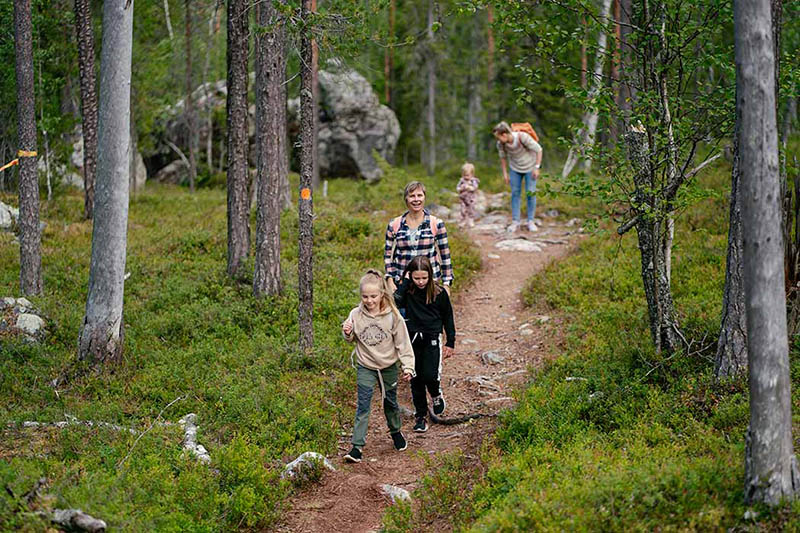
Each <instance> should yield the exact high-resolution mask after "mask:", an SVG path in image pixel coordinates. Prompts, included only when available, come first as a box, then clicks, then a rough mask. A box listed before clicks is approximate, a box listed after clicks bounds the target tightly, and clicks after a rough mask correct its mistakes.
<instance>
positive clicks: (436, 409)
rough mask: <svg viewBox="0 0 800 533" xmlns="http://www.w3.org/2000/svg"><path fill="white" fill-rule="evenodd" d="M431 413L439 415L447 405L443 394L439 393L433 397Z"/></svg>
mask: <svg viewBox="0 0 800 533" xmlns="http://www.w3.org/2000/svg"><path fill="white" fill-rule="evenodd" d="M432 402H433V414H435V415H436V416H439V415H440V414H442V413H444V408H445V407H446V406H447V403H446V402H445V401H444V396H443V395H441V394H440V395H439V396H437V397H436V398H433V400H432Z"/></svg>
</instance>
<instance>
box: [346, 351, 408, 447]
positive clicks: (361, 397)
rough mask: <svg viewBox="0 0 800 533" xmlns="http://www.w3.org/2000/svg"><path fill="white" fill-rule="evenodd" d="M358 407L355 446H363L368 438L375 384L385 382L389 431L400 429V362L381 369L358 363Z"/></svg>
mask: <svg viewBox="0 0 800 533" xmlns="http://www.w3.org/2000/svg"><path fill="white" fill-rule="evenodd" d="M357 372H358V374H357V378H356V380H357V383H358V407H357V408H356V422H355V425H354V427H353V440H352V441H351V442H352V443H353V446H358V447H359V448H361V447H363V446H364V444H366V439H367V426H368V425H369V411H370V404H371V403H372V393H373V391H374V390H375V385H378V386H380V385H381V381H382V382H383V391H382V393H383V394H382V396H383V414H384V415H386V424H387V425H388V426H389V433H397V432H398V431H400V424H401V422H400V409H399V408H398V405H397V375H398V364H397V363H395V364H393V365H392V366H390V367H388V368H384V369H383V370H381V371H380V377H379V375H378V371H377V370H371V369H369V368H366V367H363V366H361V365H358V368H357Z"/></svg>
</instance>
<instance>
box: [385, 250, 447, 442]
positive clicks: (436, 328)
mask: <svg viewBox="0 0 800 533" xmlns="http://www.w3.org/2000/svg"><path fill="white" fill-rule="evenodd" d="M394 299H395V302H396V303H397V305H398V306H400V307H404V308H405V310H406V319H407V320H408V331H409V336H410V337H411V344H412V346H413V347H414V361H415V370H416V376H415V377H413V378H412V379H411V396H412V398H413V399H414V410H415V414H414V416H415V418H416V423H415V424H414V431H416V432H419V433H424V432H425V431H428V423H427V421H426V419H427V415H428V398H427V395H426V389H427V392H428V393H430V395H431V403H432V404H433V406H432V407H433V414H435V415H437V416H438V415H441V414H442V413H443V412H444V408H445V405H446V404H445V401H444V396H443V395H442V385H441V374H442V359H447V358H449V357H450V356H452V355H453V347H454V346H455V342H456V327H455V321H454V320H453V306H452V305H451V304H450V298H449V296H448V295H447V291H445V290H443V289H442V287H441V286H440V285H438V284H437V283H436V282H435V281H434V279H433V268H432V267H431V262H430V260H429V259H428V258H427V257H425V256H417V257H415V258H414V259H412V260H411V262H410V263H409V264H408V266H407V267H406V270H405V273H404V274H403V283H402V284H401V285H400V287H399V288H398V289H397V292H395V294H394ZM442 329H444V332H445V333H446V334H447V343H446V344H445V346H442Z"/></svg>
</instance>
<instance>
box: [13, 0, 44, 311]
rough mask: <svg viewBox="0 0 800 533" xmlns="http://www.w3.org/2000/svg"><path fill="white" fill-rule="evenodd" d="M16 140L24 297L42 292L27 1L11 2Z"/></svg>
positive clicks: (30, 37) (30, 27)
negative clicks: (17, 148)
mask: <svg viewBox="0 0 800 533" xmlns="http://www.w3.org/2000/svg"><path fill="white" fill-rule="evenodd" d="M14 44H15V47H16V54H15V55H16V74H17V135H18V137H19V140H18V147H19V151H18V153H17V156H18V157H19V222H18V223H19V284H20V289H21V290H22V293H23V294H25V295H36V294H41V292H42V235H41V230H40V229H39V176H38V173H37V170H36V108H35V104H34V98H33V94H34V93H33V25H32V23H31V2H30V0H17V1H15V2H14Z"/></svg>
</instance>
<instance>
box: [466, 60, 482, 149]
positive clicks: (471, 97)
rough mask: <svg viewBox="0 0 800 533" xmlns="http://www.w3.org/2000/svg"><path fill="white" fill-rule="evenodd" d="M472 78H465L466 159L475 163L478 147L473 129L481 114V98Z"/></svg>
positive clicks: (470, 76)
mask: <svg viewBox="0 0 800 533" xmlns="http://www.w3.org/2000/svg"><path fill="white" fill-rule="evenodd" d="M478 87H479V85H478V84H477V83H476V80H475V78H474V76H472V75H471V74H470V75H468V76H467V92H468V94H467V99H468V101H467V159H469V160H470V161H475V159H477V157H478V147H477V143H476V142H475V129H476V128H475V127H476V124H477V123H478V120H479V117H478V115H479V114H480V112H481V96H480V92H479V89H478Z"/></svg>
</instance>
